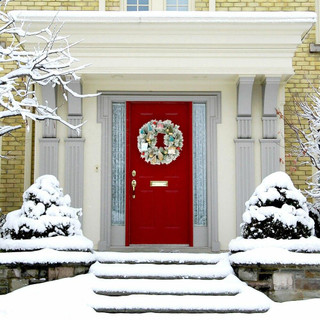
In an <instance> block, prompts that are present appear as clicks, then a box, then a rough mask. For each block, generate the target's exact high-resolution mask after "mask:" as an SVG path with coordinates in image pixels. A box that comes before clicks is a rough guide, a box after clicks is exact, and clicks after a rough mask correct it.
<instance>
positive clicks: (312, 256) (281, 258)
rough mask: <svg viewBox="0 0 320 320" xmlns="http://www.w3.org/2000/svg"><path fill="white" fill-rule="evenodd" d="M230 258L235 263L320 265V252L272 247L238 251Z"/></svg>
mask: <svg viewBox="0 0 320 320" xmlns="http://www.w3.org/2000/svg"><path fill="white" fill-rule="evenodd" d="M229 260H230V262H231V263H235V264H258V263H261V264H281V265H320V255H319V254H318V253H298V252H290V251H288V250H286V249H282V248H272V247H269V248H258V249H252V250H249V251H246V252H238V253H235V254H232V255H231V256H230V258H229Z"/></svg>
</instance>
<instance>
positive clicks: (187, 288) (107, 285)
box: [93, 275, 242, 296]
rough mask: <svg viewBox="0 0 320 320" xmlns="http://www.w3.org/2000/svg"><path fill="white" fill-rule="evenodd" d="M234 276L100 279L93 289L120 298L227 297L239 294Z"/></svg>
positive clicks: (237, 283) (238, 286) (237, 282)
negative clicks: (165, 296)
mask: <svg viewBox="0 0 320 320" xmlns="http://www.w3.org/2000/svg"><path fill="white" fill-rule="evenodd" d="M235 279H237V278H236V277H235V276H234V275H229V276H227V277H226V278H225V279H222V280H190V279H181V280H154V279H152V280H150V279H100V281H98V282H97V284H96V285H95V287H94V288H93V290H94V292H95V293H98V294H102V295H108V296H120V295H131V294H136V295H137V294H152V295H170V294H171V295H191V294H192V295H222V296H223V295H229V296H234V295H236V294H238V293H240V291H241V288H242V286H241V285H239V284H242V283H241V282H239V281H235Z"/></svg>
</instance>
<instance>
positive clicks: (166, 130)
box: [138, 120, 183, 164]
mask: <svg viewBox="0 0 320 320" xmlns="http://www.w3.org/2000/svg"><path fill="white" fill-rule="evenodd" d="M159 133H160V134H163V135H164V137H163V142H164V147H160V148H158V147H157V141H158V140H157V137H158V134H159ZM182 146H183V136H182V132H181V131H180V130H179V126H178V125H176V124H174V123H172V122H171V120H164V121H162V120H151V121H149V122H147V123H145V124H144V125H143V126H142V127H141V128H140V129H139V135H138V149H139V151H140V153H141V158H142V159H144V160H145V161H146V162H149V163H151V164H169V163H171V162H172V161H174V160H176V159H177V158H178V157H179V155H180V153H181V151H182Z"/></svg>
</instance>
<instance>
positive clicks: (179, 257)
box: [95, 252, 228, 264]
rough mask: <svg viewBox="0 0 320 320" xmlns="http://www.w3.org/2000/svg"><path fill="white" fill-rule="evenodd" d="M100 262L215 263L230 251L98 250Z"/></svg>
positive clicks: (97, 256)
mask: <svg viewBox="0 0 320 320" xmlns="http://www.w3.org/2000/svg"><path fill="white" fill-rule="evenodd" d="M95 255H96V258H97V260H98V261H99V262H107V263H163V264H167V263H168V264H169V263H176V264H182V263H185V264H200V263H201V264H215V263H218V262H219V261H220V260H222V259H226V258H227V257H228V253H219V254H211V253H210V254H207V253H172V252H170V253H167V252H96V253H95Z"/></svg>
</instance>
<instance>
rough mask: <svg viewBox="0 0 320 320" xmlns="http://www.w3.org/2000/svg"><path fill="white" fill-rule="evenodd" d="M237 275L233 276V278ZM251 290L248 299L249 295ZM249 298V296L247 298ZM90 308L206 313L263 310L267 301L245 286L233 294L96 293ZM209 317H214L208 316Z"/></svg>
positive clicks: (266, 307)
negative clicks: (96, 295)
mask: <svg viewBox="0 0 320 320" xmlns="http://www.w3.org/2000/svg"><path fill="white" fill-rule="evenodd" d="M236 279H237V278H235V281H236ZM252 293H253V295H252V297H251V299H250V296H251V294H252ZM248 298H249V299H248ZM92 305H93V307H95V308H97V309H99V308H108V309H112V310H119V309H120V310H128V309H129V310H130V309H133V310H137V309H138V310H139V309H144V310H150V311H151V310H155V309H160V310H161V309H162V310H171V311H172V310H173V311H180V310H181V309H182V310H184V311H189V310H190V311H192V312H195V310H197V311H198V312H206V311H210V310H215V311H216V312H222V311H229V312H234V311H235V310H241V311H247V310H252V309H255V310H267V309H268V308H269V307H270V300H269V299H268V298H267V297H266V296H265V295H264V294H263V293H261V292H258V291H256V290H254V289H252V288H250V287H248V286H245V287H243V289H242V291H241V292H240V293H239V294H237V295H235V296H231V297H229V296H215V297H212V296H192V295H185V296H173V295H160V296H156V295H130V296H122V297H117V299H114V297H103V296H98V297H96V299H94V301H93V303H92ZM212 317H215V315H214V316H212Z"/></svg>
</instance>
